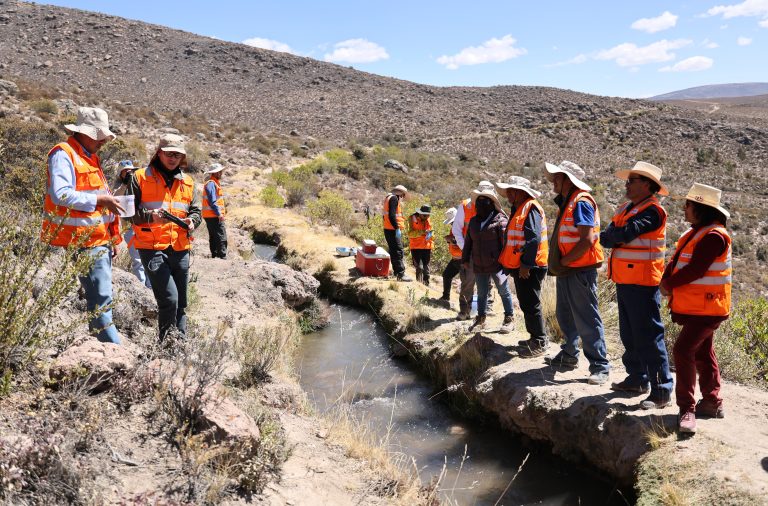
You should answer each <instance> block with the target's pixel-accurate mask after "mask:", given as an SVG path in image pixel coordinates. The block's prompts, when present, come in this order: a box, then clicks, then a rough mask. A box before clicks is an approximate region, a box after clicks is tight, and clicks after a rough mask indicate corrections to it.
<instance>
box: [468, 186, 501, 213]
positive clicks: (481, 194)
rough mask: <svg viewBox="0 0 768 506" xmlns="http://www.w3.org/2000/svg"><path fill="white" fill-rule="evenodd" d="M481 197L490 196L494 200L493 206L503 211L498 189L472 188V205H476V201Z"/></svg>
mask: <svg viewBox="0 0 768 506" xmlns="http://www.w3.org/2000/svg"><path fill="white" fill-rule="evenodd" d="M479 197H488V198H489V199H491V200H492V201H493V207H495V208H496V210H497V211H499V212H503V211H502V209H501V203H500V202H499V196H498V195H496V191H495V190H493V189H484V190H482V191H477V190H472V205H473V206H474V205H475V202H477V199H478V198H479Z"/></svg>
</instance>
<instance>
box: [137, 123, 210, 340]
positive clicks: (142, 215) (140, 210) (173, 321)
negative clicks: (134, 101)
mask: <svg viewBox="0 0 768 506" xmlns="http://www.w3.org/2000/svg"><path fill="white" fill-rule="evenodd" d="M186 166H187V152H186V150H185V149H184V139H182V137H181V136H179V135H175V134H165V135H163V136H162V137H161V138H160V143H159V144H158V146H157V151H156V152H155V154H154V156H153V157H152V160H150V162H149V166H147V168H145V169H139V170H137V171H136V172H135V173H134V174H133V178H132V179H131V183H130V187H129V189H128V194H129V195H134V196H135V202H136V215H135V217H134V220H133V229H134V234H135V236H134V241H135V244H136V249H138V250H139V255H140V256H141V262H142V263H143V264H144V269H145V271H146V272H147V276H149V279H150V281H151V282H152V292H153V293H154V295H155V300H157V308H158V317H157V318H158V327H159V330H160V340H161V341H162V340H164V339H165V337H166V335H167V334H168V332H169V331H170V330H171V329H172V328H173V327H175V328H176V329H178V330H179V332H181V333H182V334H184V333H186V330H187V315H186V309H187V283H188V277H189V250H190V249H191V248H192V243H191V237H190V235H191V233H192V231H193V230H194V229H196V228H197V227H198V226H199V225H200V222H201V221H202V217H201V216H200V192H199V190H197V188H196V187H195V182H194V180H193V179H192V178H191V177H190V176H189V175H188V174H184V172H182V168H186Z"/></svg>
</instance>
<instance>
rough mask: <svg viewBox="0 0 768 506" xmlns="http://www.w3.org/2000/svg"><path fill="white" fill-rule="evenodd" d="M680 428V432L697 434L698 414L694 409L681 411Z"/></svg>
mask: <svg viewBox="0 0 768 506" xmlns="http://www.w3.org/2000/svg"><path fill="white" fill-rule="evenodd" d="M678 430H679V431H680V434H696V414H695V413H694V412H693V411H685V412H681V413H680V418H679V419H678Z"/></svg>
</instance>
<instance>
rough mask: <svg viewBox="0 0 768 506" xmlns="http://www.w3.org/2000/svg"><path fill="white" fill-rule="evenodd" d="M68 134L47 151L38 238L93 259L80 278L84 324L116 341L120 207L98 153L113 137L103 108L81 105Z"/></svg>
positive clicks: (103, 339) (106, 339)
mask: <svg viewBox="0 0 768 506" xmlns="http://www.w3.org/2000/svg"><path fill="white" fill-rule="evenodd" d="M64 128H65V129H66V130H67V131H69V132H70V133H71V134H72V135H70V137H69V138H68V139H67V140H66V142H62V143H59V144H57V145H55V146H54V147H53V148H52V149H51V150H50V152H48V183H47V190H46V194H45V202H44V204H43V211H44V218H43V225H42V231H41V234H40V238H41V240H42V241H44V242H46V243H48V244H50V245H52V246H61V247H64V248H70V247H73V248H78V251H79V252H80V254H85V255H88V256H89V257H90V258H91V259H92V260H93V263H92V265H91V266H90V268H89V270H88V272H86V273H84V274H82V275H81V276H80V277H79V280H80V285H81V286H82V287H83V291H84V292H85V300H86V305H87V307H88V311H93V312H94V313H95V314H96V316H95V317H94V318H92V319H91V320H90V321H89V322H88V328H89V329H90V330H91V332H94V333H96V335H97V339H98V340H99V341H101V342H105V343H114V344H120V336H119V334H118V332H117V329H116V328H115V325H114V323H113V322H112V259H113V258H114V256H115V255H116V254H117V250H116V249H115V246H116V245H117V244H119V243H120V242H121V241H122V239H121V237H120V220H119V219H118V215H119V214H120V213H121V212H123V211H124V209H123V208H122V207H121V206H120V204H119V203H118V201H117V199H115V197H114V196H113V195H112V193H111V192H110V190H109V185H108V184H107V179H106V177H105V176H104V171H103V169H102V167H101V161H100V160H99V156H98V155H97V153H98V152H99V150H100V149H101V147H102V146H103V145H104V144H105V143H106V142H107V141H110V140H112V139H114V138H115V137H116V136H115V134H114V133H112V131H110V129H109V118H108V116H107V113H106V112H105V111H104V110H102V109H97V108H92V107H80V108H79V109H78V111H77V122H76V123H75V124H74V125H72V124H70V125H65V126H64Z"/></svg>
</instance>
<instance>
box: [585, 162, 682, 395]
mask: <svg viewBox="0 0 768 506" xmlns="http://www.w3.org/2000/svg"><path fill="white" fill-rule="evenodd" d="M616 177H617V178H619V179H623V180H625V181H626V183H625V188H626V197H627V198H628V199H629V201H627V202H625V203H624V204H622V205H621V206H620V207H619V208H618V209H617V210H616V214H615V215H614V216H613V219H612V220H611V223H610V225H608V227H607V228H606V229H605V230H603V231H602V232H601V233H600V244H601V245H602V246H603V247H604V248H612V250H611V256H610V258H609V260H608V278H609V279H610V280H611V281H613V282H614V283H616V301H617V303H618V307H619V335H620V336H621V342H622V344H624V355H622V357H621V359H622V362H624V368H625V369H626V370H627V377H626V378H624V379H623V380H622V381H620V382H618V383H612V384H611V389H612V390H617V391H620V392H633V393H646V392H648V391H649V388H648V386H649V384H650V395H649V396H648V398H647V399H645V400H644V401H642V402H641V403H640V407H641V408H643V409H654V408H659V409H660V408H664V407H666V406H669V405H670V404H671V403H672V386H673V384H674V380H673V378H672V373H670V371H669V358H668V357H667V346H666V344H665V342H664V324H663V323H662V321H661V311H660V307H661V294H660V293H659V283H660V282H661V275H662V273H663V272H664V252H665V251H666V244H667V235H666V229H667V212H666V211H665V210H664V208H663V207H661V204H660V203H659V200H658V198H656V195H657V194H658V195H662V196H663V195H669V191H668V190H667V188H666V187H665V186H664V184H663V183H662V182H661V169H660V168H658V167H656V166H655V165H651V164H650V163H647V162H637V163H636V164H635V166H634V167H632V169H630V170H619V171H618V172H616Z"/></svg>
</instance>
